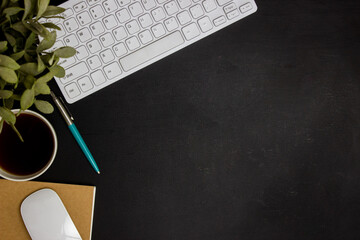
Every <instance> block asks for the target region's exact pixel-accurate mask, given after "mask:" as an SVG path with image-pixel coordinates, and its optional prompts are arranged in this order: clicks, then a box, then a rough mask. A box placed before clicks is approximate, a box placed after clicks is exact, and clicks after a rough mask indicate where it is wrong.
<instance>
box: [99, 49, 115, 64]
mask: <svg viewBox="0 0 360 240" xmlns="http://www.w3.org/2000/svg"><path fill="white" fill-rule="evenodd" d="M100 57H101V60H102V61H103V62H104V63H109V62H111V61H112V60H114V58H115V57H114V54H113V53H112V52H111V50H110V49H106V50H105V51H103V52H101V53H100Z"/></svg>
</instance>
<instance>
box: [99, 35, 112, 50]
mask: <svg viewBox="0 0 360 240" xmlns="http://www.w3.org/2000/svg"><path fill="white" fill-rule="evenodd" d="M100 42H101V44H102V45H103V46H104V47H105V48H106V47H108V46H110V45H113V44H114V43H115V41H114V39H113V37H112V35H111V34H110V33H106V34H104V35H102V36H101V37H100Z"/></svg>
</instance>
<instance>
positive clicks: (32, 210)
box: [20, 188, 81, 240]
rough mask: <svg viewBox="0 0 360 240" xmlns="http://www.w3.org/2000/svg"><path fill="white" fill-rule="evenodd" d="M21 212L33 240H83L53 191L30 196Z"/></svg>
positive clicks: (46, 189)
mask: <svg viewBox="0 0 360 240" xmlns="http://www.w3.org/2000/svg"><path fill="white" fill-rule="evenodd" d="M20 211H21V216H22V218H23V220H24V223H25V226H26V228H27V230H28V232H29V234H30V237H31V238H32V240H81V237H80V234H79V232H78V231H77V229H76V227H75V225H74V223H73V221H72V220H71V218H70V216H69V214H68V212H67V211H66V209H65V206H64V204H63V203H62V201H61V199H60V197H59V196H58V195H57V193H56V192H54V191H53V190H51V189H48V188H45V189H41V190H39V191H36V192H34V193H32V194H31V195H29V196H28V197H27V198H25V200H24V201H23V202H22V204H21V208H20Z"/></svg>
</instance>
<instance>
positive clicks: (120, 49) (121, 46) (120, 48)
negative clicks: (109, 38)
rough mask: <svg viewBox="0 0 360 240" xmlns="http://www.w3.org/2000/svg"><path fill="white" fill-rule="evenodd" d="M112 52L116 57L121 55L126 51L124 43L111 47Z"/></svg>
mask: <svg viewBox="0 0 360 240" xmlns="http://www.w3.org/2000/svg"><path fill="white" fill-rule="evenodd" d="M113 50H114V53H115V54H116V56H117V57H121V56H123V55H125V54H126V53H127V49H126V47H125V44H123V43H118V44H116V45H115V46H114V47H113Z"/></svg>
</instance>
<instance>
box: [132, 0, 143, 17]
mask: <svg viewBox="0 0 360 240" xmlns="http://www.w3.org/2000/svg"><path fill="white" fill-rule="evenodd" d="M129 10H130V13H131V15H133V16H134V17H137V16H139V15H140V14H142V13H143V12H144V10H143V9H142V7H141V4H140V3H139V2H136V3H134V4H131V5H130V6H129Z"/></svg>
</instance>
